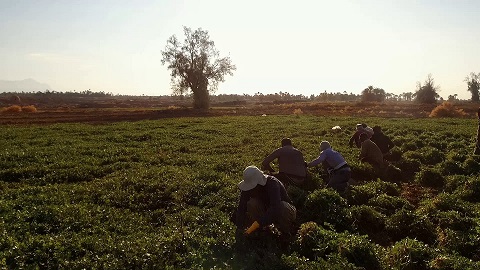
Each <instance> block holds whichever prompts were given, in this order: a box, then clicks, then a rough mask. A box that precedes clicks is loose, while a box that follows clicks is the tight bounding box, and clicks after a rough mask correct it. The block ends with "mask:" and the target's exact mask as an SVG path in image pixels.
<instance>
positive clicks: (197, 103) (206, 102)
mask: <svg viewBox="0 0 480 270" xmlns="http://www.w3.org/2000/svg"><path fill="white" fill-rule="evenodd" d="M192 91H193V107H194V108H195V109H202V110H206V109H208V108H209V107H210V97H209V96H208V89H207V86H199V87H198V88H196V89H192Z"/></svg>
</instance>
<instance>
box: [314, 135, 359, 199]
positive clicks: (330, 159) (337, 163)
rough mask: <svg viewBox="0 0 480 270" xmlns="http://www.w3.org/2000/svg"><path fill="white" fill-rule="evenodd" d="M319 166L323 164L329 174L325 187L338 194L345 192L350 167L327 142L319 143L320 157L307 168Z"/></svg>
mask: <svg viewBox="0 0 480 270" xmlns="http://www.w3.org/2000/svg"><path fill="white" fill-rule="evenodd" d="M319 164H323V166H324V168H326V169H327V172H328V174H329V180H328V183H327V187H331V188H333V189H335V190H336V191H338V192H340V193H341V192H343V191H345V188H346V187H347V184H348V181H349V180H350V176H351V174H352V173H351V170H350V167H349V166H348V164H347V162H346V161H345V159H344V158H343V156H342V155H341V154H340V153H338V152H337V151H335V150H333V149H332V147H331V146H330V143H329V142H327V141H323V142H321V143H320V156H319V157H318V158H317V159H315V160H313V161H312V162H310V163H308V164H307V167H314V166H317V165H319Z"/></svg>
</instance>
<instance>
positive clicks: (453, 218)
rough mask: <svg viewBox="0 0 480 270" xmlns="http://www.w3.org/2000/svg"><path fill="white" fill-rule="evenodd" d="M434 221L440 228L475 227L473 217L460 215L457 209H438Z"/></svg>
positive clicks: (466, 229) (458, 228) (465, 229)
mask: <svg viewBox="0 0 480 270" xmlns="http://www.w3.org/2000/svg"><path fill="white" fill-rule="evenodd" d="M436 221H437V222H438V227H439V228H440V229H447V228H448V229H452V230H456V231H469V230H471V229H475V225H476V223H475V221H474V219H473V218H470V217H466V216H464V215H461V214H460V213H459V212H457V211H453V210H450V211H440V212H438V214H437V215H436Z"/></svg>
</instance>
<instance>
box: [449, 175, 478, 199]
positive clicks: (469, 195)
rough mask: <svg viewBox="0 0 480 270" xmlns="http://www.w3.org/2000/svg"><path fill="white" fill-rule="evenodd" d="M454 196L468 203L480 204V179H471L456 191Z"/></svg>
mask: <svg viewBox="0 0 480 270" xmlns="http://www.w3.org/2000/svg"><path fill="white" fill-rule="evenodd" d="M454 194H457V195H458V196H459V197H460V198H461V199H462V200H465V201H468V202H473V203H478V202H480V179H479V178H473V177H472V178H469V179H468V180H467V181H466V182H464V184H463V185H462V186H460V187H458V188H457V189H456V190H455V192H454Z"/></svg>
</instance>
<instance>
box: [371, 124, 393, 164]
mask: <svg viewBox="0 0 480 270" xmlns="http://www.w3.org/2000/svg"><path fill="white" fill-rule="evenodd" d="M373 132H374V134H373V136H372V138H370V140H371V141H372V142H374V143H375V144H376V145H377V146H378V148H380V151H382V154H383V157H384V158H385V157H386V156H388V155H389V154H390V150H392V148H393V147H395V144H394V143H393V142H392V140H390V138H389V137H388V136H387V135H385V134H384V133H383V132H382V128H381V127H380V126H374V127H373Z"/></svg>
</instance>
